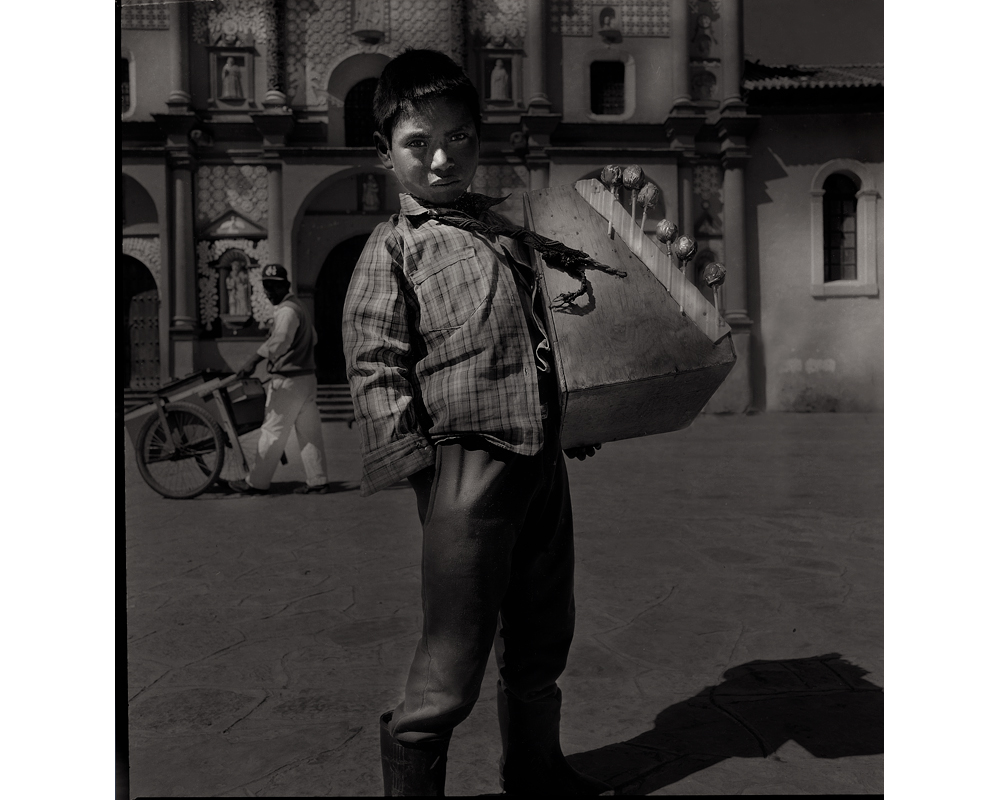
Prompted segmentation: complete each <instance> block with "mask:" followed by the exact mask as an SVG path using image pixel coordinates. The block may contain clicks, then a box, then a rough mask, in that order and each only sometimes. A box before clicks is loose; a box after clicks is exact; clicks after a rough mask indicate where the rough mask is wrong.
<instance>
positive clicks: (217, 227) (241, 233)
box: [199, 208, 267, 239]
mask: <svg viewBox="0 0 1000 800" xmlns="http://www.w3.org/2000/svg"><path fill="white" fill-rule="evenodd" d="M199 236H200V238H202V239H265V238H267V231H266V230H264V229H263V228H262V227H260V225H258V224H257V223H256V222H253V221H252V220H251V219H249V218H248V217H245V216H244V215H243V214H241V213H240V212H239V211H236V210H234V209H232V208H231V209H229V210H228V211H226V212H224V213H223V214H222V215H221V216H219V217H216V218H215V219H214V220H213V221H212V222H210V223H208V225H206V226H205V227H204V228H202V231H201V233H200V234H199Z"/></svg>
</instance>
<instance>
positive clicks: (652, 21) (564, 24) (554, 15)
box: [549, 0, 670, 36]
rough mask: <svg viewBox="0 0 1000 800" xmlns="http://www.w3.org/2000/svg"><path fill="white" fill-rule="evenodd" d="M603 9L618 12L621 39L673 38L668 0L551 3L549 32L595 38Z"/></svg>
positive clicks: (585, 0)
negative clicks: (630, 37)
mask: <svg viewBox="0 0 1000 800" xmlns="http://www.w3.org/2000/svg"><path fill="white" fill-rule="evenodd" d="M604 8H610V9H612V10H613V11H614V12H615V16H616V18H617V21H616V22H615V26H616V28H617V29H620V30H621V35H622V36H670V4H669V3H668V2H667V0H611V2H607V1H606V0H551V2H550V4H549V29H550V30H551V31H552V32H553V33H561V34H562V35H563V36H593V35H594V24H595V19H594V17H595V16H596V15H599V14H600V12H601V11H602V10H603V9H604ZM597 22H599V20H598V21H597Z"/></svg>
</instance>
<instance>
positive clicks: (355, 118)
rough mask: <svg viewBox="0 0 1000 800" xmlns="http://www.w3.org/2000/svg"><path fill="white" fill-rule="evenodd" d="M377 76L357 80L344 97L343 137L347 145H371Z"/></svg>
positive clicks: (373, 129) (373, 130)
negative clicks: (373, 103)
mask: <svg viewBox="0 0 1000 800" xmlns="http://www.w3.org/2000/svg"><path fill="white" fill-rule="evenodd" d="M377 85H378V78H365V79H364V80H361V81H358V82H357V83H356V84H354V86H353V87H352V88H351V90H350V91H349V92H348V93H347V97H345V98H344V138H345V144H346V145H347V146H348V147H373V146H374V144H373V142H372V134H373V133H374V132H375V115H374V114H373V113H372V101H373V100H374V99H375V87H376V86H377Z"/></svg>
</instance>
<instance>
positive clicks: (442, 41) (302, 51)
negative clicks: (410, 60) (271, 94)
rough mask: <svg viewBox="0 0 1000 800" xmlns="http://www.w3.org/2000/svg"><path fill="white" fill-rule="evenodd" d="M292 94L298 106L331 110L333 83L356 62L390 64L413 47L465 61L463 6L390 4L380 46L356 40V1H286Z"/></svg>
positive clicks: (430, 1)
mask: <svg viewBox="0 0 1000 800" xmlns="http://www.w3.org/2000/svg"><path fill="white" fill-rule="evenodd" d="M286 9H287V10H286V25H287V36H286V58H285V63H286V67H287V74H288V89H287V91H288V94H289V96H291V97H294V98H295V105H297V106H302V105H305V106H308V107H309V108H314V109H317V110H319V109H324V108H327V106H328V103H329V101H330V96H329V95H328V94H327V81H329V79H330V73H331V72H332V71H333V69H334V68H335V67H336V66H337V65H338V64H340V63H342V62H343V61H345V60H346V59H348V58H350V57H351V56H355V55H359V54H362V53H382V54H384V55H386V56H388V57H389V58H392V57H393V56H395V55H398V54H399V53H401V52H402V51H403V50H405V49H406V48H407V47H415V48H420V47H432V48H434V49H436V50H443V51H444V52H446V53H448V54H449V55H451V56H452V58H455V59H456V60H457V61H460V62H461V61H462V60H463V59H464V52H463V48H464V35H463V30H464V23H463V13H464V12H463V4H462V3H458V2H453V0H388V17H387V20H388V24H387V26H386V27H387V29H386V31H385V36H384V37H383V38H382V40H381V41H380V42H378V43H373V42H363V41H360V40H359V39H358V38H356V37H355V36H354V35H353V34H352V31H353V22H354V20H353V17H352V14H353V7H352V3H351V2H350V0H286Z"/></svg>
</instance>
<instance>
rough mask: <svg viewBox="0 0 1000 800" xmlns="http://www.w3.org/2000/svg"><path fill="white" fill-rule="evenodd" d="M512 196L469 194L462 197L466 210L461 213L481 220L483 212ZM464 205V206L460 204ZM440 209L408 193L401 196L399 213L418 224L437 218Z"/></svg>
mask: <svg viewBox="0 0 1000 800" xmlns="http://www.w3.org/2000/svg"><path fill="white" fill-rule="evenodd" d="M509 196H510V195H505V196H504V197H488V196H486V195H482V194H476V193H474V192H467V193H466V194H464V195H463V196H462V199H463V201H465V202H464V209H463V210H462V212H461V213H465V214H468V215H469V216H472V217H473V218H475V219H480V218H481V216H482V214H483V212H485V211H486V210H487V209H489V208H492V207H493V206H495V205H498V204H500V203H502V202H503V201H504V200H506V199H507V197H509ZM460 205H462V204H460ZM445 208H448V207H445ZM438 209H439V207H438V206H435V205H433V204H429V203H426V202H425V201H422V200H420V199H419V198H417V197H415V196H414V195H412V194H409V193H408V192H404V193H402V194H400V195H399V212H400V214H402V215H403V216H406V217H412V218H413V219H414V221H415V222H417V224H419V223H420V222H422V221H423V220H424V219H427V218H429V217H434V216H437V215H438V213H441V212H439V210H438Z"/></svg>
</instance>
